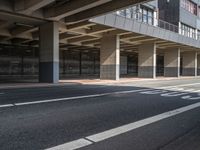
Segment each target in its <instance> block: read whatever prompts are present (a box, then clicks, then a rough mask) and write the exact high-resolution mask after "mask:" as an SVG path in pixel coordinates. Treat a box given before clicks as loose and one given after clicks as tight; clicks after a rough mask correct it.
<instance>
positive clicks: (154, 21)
mask: <svg viewBox="0 0 200 150" xmlns="http://www.w3.org/2000/svg"><path fill="white" fill-rule="evenodd" d="M116 14H117V15H119V16H121V17H126V18H130V19H134V20H137V21H139V22H143V23H146V24H148V25H153V26H157V27H159V28H163V29H165V30H169V31H172V32H176V33H178V32H179V28H178V26H177V25H174V24H171V23H169V22H166V21H164V20H161V19H158V18H155V17H153V16H148V15H144V14H142V13H140V12H137V13H132V14H131V15H130V14H129V15H122V14H121V15H120V14H118V13H116Z"/></svg>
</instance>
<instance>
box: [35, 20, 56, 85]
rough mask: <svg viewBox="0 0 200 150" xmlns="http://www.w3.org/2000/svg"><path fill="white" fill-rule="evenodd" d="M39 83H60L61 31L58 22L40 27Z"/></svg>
mask: <svg viewBox="0 0 200 150" xmlns="http://www.w3.org/2000/svg"><path fill="white" fill-rule="evenodd" d="M39 82H43V83H58V82H59V31H58V24H57V23H56V22H49V23H46V24H44V25H41V26H40V64H39Z"/></svg>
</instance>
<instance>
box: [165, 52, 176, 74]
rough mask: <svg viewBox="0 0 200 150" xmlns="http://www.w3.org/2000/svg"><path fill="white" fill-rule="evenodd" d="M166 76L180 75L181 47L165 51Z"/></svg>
mask: <svg viewBox="0 0 200 150" xmlns="http://www.w3.org/2000/svg"><path fill="white" fill-rule="evenodd" d="M164 76H165V77H180V49H179V48H175V49H167V50H165V53H164Z"/></svg>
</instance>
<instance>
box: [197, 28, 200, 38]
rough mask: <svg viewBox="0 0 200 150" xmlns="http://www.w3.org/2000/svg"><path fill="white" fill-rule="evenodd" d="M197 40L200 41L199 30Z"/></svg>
mask: <svg viewBox="0 0 200 150" xmlns="http://www.w3.org/2000/svg"><path fill="white" fill-rule="evenodd" d="M197 39H198V40H200V30H198V34H197Z"/></svg>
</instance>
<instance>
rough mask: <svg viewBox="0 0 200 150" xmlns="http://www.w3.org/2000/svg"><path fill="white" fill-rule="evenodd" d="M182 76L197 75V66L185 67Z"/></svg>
mask: <svg viewBox="0 0 200 150" xmlns="http://www.w3.org/2000/svg"><path fill="white" fill-rule="evenodd" d="M182 76H196V74H195V68H183V71H182Z"/></svg>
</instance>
